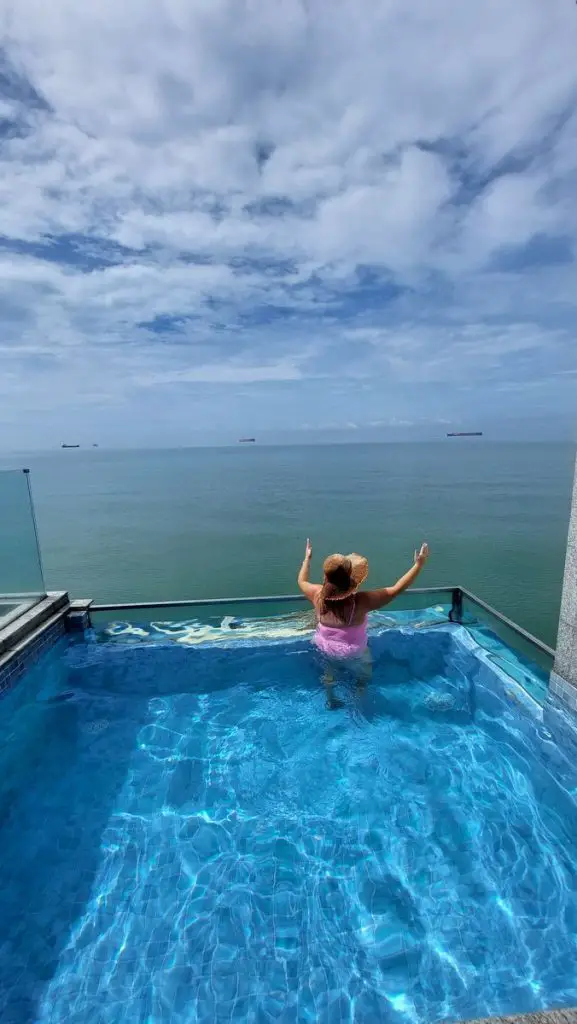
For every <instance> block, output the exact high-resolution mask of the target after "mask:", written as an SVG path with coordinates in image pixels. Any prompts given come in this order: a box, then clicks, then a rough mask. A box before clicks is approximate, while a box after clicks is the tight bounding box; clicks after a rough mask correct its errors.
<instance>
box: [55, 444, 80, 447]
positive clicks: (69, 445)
mask: <svg viewBox="0 0 577 1024" xmlns="http://www.w3.org/2000/svg"><path fill="white" fill-rule="evenodd" d="M60 447H61V448H80V445H79V444H61V445H60Z"/></svg>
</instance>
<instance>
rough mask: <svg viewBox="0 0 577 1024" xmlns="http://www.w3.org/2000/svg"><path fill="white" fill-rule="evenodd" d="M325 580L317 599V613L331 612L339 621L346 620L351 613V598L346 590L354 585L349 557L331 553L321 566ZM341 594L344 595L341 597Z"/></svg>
mask: <svg viewBox="0 0 577 1024" xmlns="http://www.w3.org/2000/svg"><path fill="white" fill-rule="evenodd" d="M323 569H324V574H325V581H324V583H323V588H322V590H321V595H320V600H319V615H326V614H327V612H331V614H332V615H334V616H335V618H336V619H338V620H339V621H340V622H348V621H349V618H350V614H351V600H353V599H354V597H353V595H352V594H348V591H350V590H351V588H353V587H354V586H355V583H354V580H353V579H352V577H351V571H352V566H351V562H350V559H348V558H344V557H343V556H342V555H331V556H330V558H327V560H326V561H325V564H324V566H323ZM343 595H346V596H345V597H343Z"/></svg>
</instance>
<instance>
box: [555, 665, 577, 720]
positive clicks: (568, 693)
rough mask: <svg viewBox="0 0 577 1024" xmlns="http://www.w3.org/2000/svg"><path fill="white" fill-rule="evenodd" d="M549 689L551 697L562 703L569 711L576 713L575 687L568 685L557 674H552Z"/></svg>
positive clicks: (576, 689)
mask: <svg viewBox="0 0 577 1024" xmlns="http://www.w3.org/2000/svg"><path fill="white" fill-rule="evenodd" d="M549 689H550V691H551V693H552V694H553V696H555V697H557V698H558V699H559V700H561V701H563V703H564V704H566V705H567V707H569V708H570V709H571V711H575V712H577V687H575V686H573V684H572V683H568V682H567V681H566V680H565V679H564V678H563V677H562V676H560V675H559V674H558V673H557V672H552V673H551V678H550V680H549Z"/></svg>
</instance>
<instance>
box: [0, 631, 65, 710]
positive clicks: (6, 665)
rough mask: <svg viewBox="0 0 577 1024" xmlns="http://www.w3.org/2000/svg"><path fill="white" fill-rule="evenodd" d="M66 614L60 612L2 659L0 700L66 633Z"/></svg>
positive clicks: (0, 661) (0, 659) (0, 660)
mask: <svg viewBox="0 0 577 1024" xmlns="http://www.w3.org/2000/svg"><path fill="white" fill-rule="evenodd" d="M65 614H66V612H65V611H63V612H58V613H57V614H56V615H55V616H53V618H52V619H49V620H48V622H46V623H43V624H42V626H40V627H39V628H38V629H36V630H35V631H34V632H33V633H31V634H30V636H29V637H26V639H25V640H22V641H21V642H20V643H19V644H18V646H17V647H15V648H14V649H13V650H12V651H10V652H9V653H8V654H6V655H4V657H3V658H0V698H1V697H2V695H3V694H4V693H6V691H7V690H10V689H11V688H12V687H13V686H14V685H15V684H16V683H17V682H18V681H19V680H20V679H21V678H22V676H23V675H24V673H25V672H27V671H28V669H30V668H31V667H32V666H33V665H34V664H36V662H37V661H38V659H39V658H41V657H42V655H43V654H44V653H45V652H46V651H47V650H49V648H50V647H53V646H54V644H55V643H57V641H58V640H60V639H61V637H63V636H64V635H65V633H66V625H65Z"/></svg>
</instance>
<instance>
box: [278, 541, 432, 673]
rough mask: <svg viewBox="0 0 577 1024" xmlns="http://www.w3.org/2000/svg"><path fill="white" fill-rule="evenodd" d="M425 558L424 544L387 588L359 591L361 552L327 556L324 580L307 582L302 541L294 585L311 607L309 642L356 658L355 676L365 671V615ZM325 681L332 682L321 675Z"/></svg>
mask: <svg viewBox="0 0 577 1024" xmlns="http://www.w3.org/2000/svg"><path fill="white" fill-rule="evenodd" d="M428 557H429V548H428V545H427V544H423V545H422V546H421V549H420V551H418V552H417V551H415V561H414V563H413V565H412V566H411V568H410V569H409V571H408V572H406V573H405V575H404V576H401V578H400V579H399V580H397V582H396V583H395V584H393V586H392V587H381V588H379V589H378V590H363V591H360V592H359V587H360V586H361V585H362V584H363V583H364V582H365V580H366V578H367V576H368V574H369V563H368V561H367V559H366V558H363V556H362V555H357V554H351V555H329V557H328V558H327V559H325V562H324V564H323V573H324V582H323V583H310V582H309V572H310V564H311V558H312V547H311V542H310V540H307V545H306V550H305V557H304V561H303V564H302V566H301V569H300V572H299V575H298V585H299V587H300V589H301V590H302V592H303V594H304V595H305V597H306V598H307V599H308V600H309V601H310V602H311V604H312V605H313V607H314V609H315V612H316V617H317V628H316V632H315V636H314V641H313V642H314V644H315V645H316V647H317V648H318V649H319V651H321V652H322V653H323V654H325V655H327V657H329V658H331V659H337V660H339V661H341V660H347V661H351V662H356V663H357V666H358V669H357V673H358V676H359V680H363V679H364V680H365V681H366V679H367V677H368V675H369V674H370V655H369V651H368V641H367V615H368V613H369V612H370V611H376V609H377V608H383V607H384V606H385V605H387V604H390V602H391V601H394V599H395V597H398V595H399V594H402V593H403V591H404V590H406V589H407V587H410V585H411V583H412V582H413V581H414V580H415V579H416V578H417V576H418V575H419V573H420V572H421V569H422V568H423V566H424V564H425V562H426V561H427V558H428ZM324 682H325V685H327V686H330V685H331V684H332V682H333V679H332V675H331V674H330V673H328V674H325V677H324Z"/></svg>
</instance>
